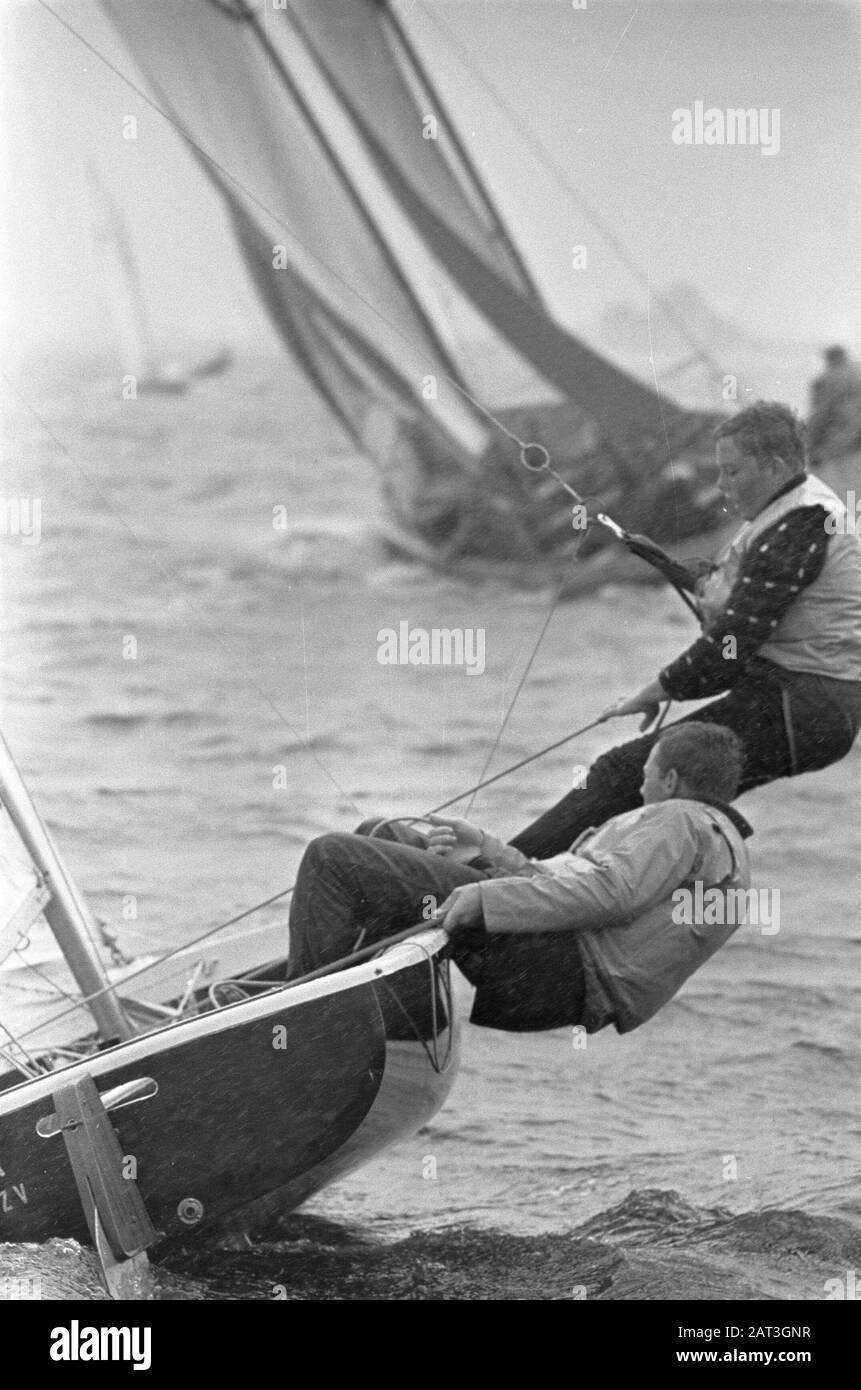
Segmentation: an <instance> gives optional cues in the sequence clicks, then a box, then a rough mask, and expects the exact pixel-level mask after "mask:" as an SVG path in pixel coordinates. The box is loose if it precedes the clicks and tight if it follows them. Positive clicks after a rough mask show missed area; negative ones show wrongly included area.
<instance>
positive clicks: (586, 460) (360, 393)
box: [101, 0, 724, 583]
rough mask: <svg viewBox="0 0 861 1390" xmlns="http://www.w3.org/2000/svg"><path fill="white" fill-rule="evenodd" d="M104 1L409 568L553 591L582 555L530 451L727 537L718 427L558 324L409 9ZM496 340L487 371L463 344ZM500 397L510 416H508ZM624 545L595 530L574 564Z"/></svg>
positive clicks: (656, 511) (671, 529)
mask: <svg viewBox="0 0 861 1390" xmlns="http://www.w3.org/2000/svg"><path fill="white" fill-rule="evenodd" d="M101 8H102V10H103V11H104V12H105V13H106V14H107V15H108V16H109V17H110V20H111V21H112V23H113V24H114V26H115V28H116V29H117V31H118V32H119V34H120V35H121V37H122V39H123V41H124V43H125V44H126V46H127V48H128V51H129V52H130V54H131V56H132V58H133V60H134V63H135V65H136V67H137V69H138V72H139V73H140V74H141V79H140V80H141V81H142V82H143V83H144V84H145V86H146V88H147V89H148V91H149V93H150V94H151V96H150V100H151V102H152V103H153V104H154V105H155V106H156V107H157V108H158V110H159V111H161V112H162V114H163V115H164V117H165V118H166V119H167V121H168V122H169V123H170V124H171V125H172V127H173V128H174V130H175V131H176V132H177V133H178V134H179V135H180V137H181V138H182V139H183V140H184V141H185V144H186V148H187V150H188V152H189V154H190V155H191V157H192V158H193V159H194V160H195V161H196V163H197V164H198V166H199V168H200V170H201V171H202V173H203V175H204V176H205V177H206V179H207V180H208V181H209V182H210V183H211V184H212V185H213V186H214V187H215V189H216V190H217V191H218V193H219V194H220V196H221V198H222V200H223V203H224V206H225V209H226V212H227V215H228V218H229V222H230V226H231V228H232V231H233V234H234V236H235V238H236V241H237V243H238V246H239V249H240V252H241V254H242V256H243V258H244V261H245V264H246V267H247V269H248V271H249V274H250V278H251V281H252V283H253V285H254V287H255V290H256V292H257V294H258V296H259V298H260V302H261V304H262V306H263V308H264V309H265V311H266V313H267V314H268V316H269V318H270V320H271V322H272V324H273V325H274V327H275V329H276V331H277V333H278V334H279V336H280V338H281V340H282V341H283V343H284V344H285V346H286V347H287V349H288V351H289V352H290V354H291V355H292V357H293V358H294V359H295V361H296V362H297V363H298V364H299V366H300V367H301V368H302V369H303V371H304V373H305V375H306V377H307V379H308V382H309V384H310V385H311V387H312V388H313V389H315V390H316V391H317V392H318V393H319V394H320V395H321V396H322V398H323V399H324V400H325V402H326V403H327V405H328V406H329V408H330V409H331V411H332V412H333V414H334V416H335V417H336V418H337V420H338V421H339V422H340V423H341V425H342V427H343V428H344V429H345V431H346V432H347V434H348V435H349V437H350V439H351V440H352V441H353V443H354V444H355V445H356V446H357V447H358V448H359V449H361V450H362V451H363V452H364V453H365V454H366V455H367V456H368V457H369V458H370V459H371V460H372V461H373V463H374V464H375V465H376V468H377V471H378V475H379V480H380V490H381V493H382V497H383V500H384V503H385V510H386V524H384V525H383V527H382V528H381V531H382V537H383V540H384V543H385V545H386V548H387V549H388V551H389V552H390V553H391V554H393V555H395V556H400V557H406V558H412V557H413V556H415V557H416V558H421V560H422V562H423V563H430V564H432V565H434V566H435V567H437V568H439V569H441V570H444V571H446V572H447V573H453V574H458V573H465V574H469V573H471V572H472V571H473V570H474V568H475V566H477V565H478V566H481V567H483V568H484V569H486V570H487V571H488V572H490V573H493V572H497V573H499V574H506V573H507V574H509V575H510V576H512V577H516V576H521V577H522V578H523V579H524V580H530V581H531V582H533V583H534V582H537V583H543V582H546V580H547V578H548V574H549V573H550V572H553V571H554V570H557V569H558V568H559V565H560V563H564V562H565V561H566V560H567V559H568V558H569V557H570V556H571V554H572V553H573V552H574V550H575V548H576V547H575V542H576V541H578V540H582V539H583V538H582V535H581V536H579V537H578V536H577V535H575V534H572V525H571V515H570V508H569V507H567V506H566V505H564V495H563V494H562V493H560V492H559V490H558V487H557V485H556V484H555V483H554V482H553V480H552V479H551V477H550V476H548V475H547V474H544V475H541V476H539V475H537V474H535V473H532V474H530V473H528V472H526V470H525V469H524V468H523V467H522V466H521V460H520V453H519V446H518V444H517V442H516V441H518V440H519V441H525V442H535V443H539V444H541V445H543V446H544V447H545V448H546V449H548V450H549V452H550V455H551V457H552V460H553V464H554V467H555V468H556V469H557V471H558V472H559V474H560V475H561V476H562V477H564V478H565V479H566V480H567V481H568V482H569V483H570V484H571V485H572V486H573V487H574V488H575V489H576V490H578V491H579V492H580V493H582V494H583V495H584V496H587V497H591V498H593V499H596V500H597V502H598V503H599V509H600V510H603V511H610V512H612V514H613V516H614V517H615V518H616V519H617V520H618V521H619V522H620V523H621V525H622V526H623V527H625V528H626V529H628V530H633V531H637V532H643V531H646V532H648V533H649V534H650V535H652V536H653V537H654V538H655V539H656V540H658V541H662V542H664V543H668V542H669V543H672V542H676V541H679V540H684V539H685V538H687V537H690V536H697V535H702V534H704V533H707V532H709V531H711V530H712V529H713V528H714V527H716V526H718V525H719V524H721V522H722V521H723V520H724V514H723V511H722V508H721V503H720V499H719V498H718V496H717V494H716V492H715V490H714V488H712V487H711V485H710V484H711V476H712V471H713V460H712V445H711V432H712V428H713V426H714V425H715V423H716V422H717V419H718V418H719V417H718V415H717V414H716V413H715V412H712V411H694V410H687V409H683V408H682V407H681V406H679V405H677V404H676V403H675V402H674V401H672V400H671V399H670V398H669V397H668V396H666V395H661V394H659V393H658V391H657V390H653V389H652V388H651V387H650V386H646V385H645V384H643V382H641V381H639V380H637V379H636V378H635V377H634V376H632V375H630V374H629V373H628V372H626V371H624V370H622V369H621V368H620V367H618V366H614V365H613V364H612V363H611V362H610V361H608V360H607V359H606V358H605V357H604V356H603V355H602V354H601V353H600V352H598V351H596V350H595V349H593V348H591V347H590V346H588V345H587V344H586V343H585V342H583V341H582V340H581V339H579V338H577V337H575V336H574V335H573V334H571V333H569V332H568V331H567V330H566V329H564V328H562V327H561V326H560V325H559V324H558V323H556V322H555V320H554V319H553V317H552V316H551V314H550V313H549V312H548V310H547V307H546V306H545V304H544V302H543V300H542V297H541V295H540V292H539V290H538V288H537V287H536V285H535V283H534V281H533V278H532V276H531V274H530V271H529V269H528V267H527V264H526V261H525V259H524V257H523V255H522V254H521V251H520V250H519V248H518V247H517V245H516V244H515V242H514V239H513V237H512V235H511V233H510V232H509V230H508V228H507V227H506V225H505V223H504V221H503V218H502V216H501V215H500V212H499V210H498V209H497V207H496V205H495V203H494V201H493V199H492V197H491V195H490V194H489V192H488V190H487V188H486V186H485V183H484V181H483V178H482V176H481V173H480V171H479V169H478V168H477V167H476V165H475V163H474V161H473V159H472V157H471V156H470V154H469V152H468V151H467V149H466V146H465V144H464V142H463V140H462V139H461V137H460V134H459V132H458V130H457V127H456V124H455V122H454V121H453V120H452V119H451V117H450V115H449V113H448V111H447V109H446V105H445V103H444V101H443V99H442V97H441V95H440V93H439V91H438V90H437V88H436V86H435V84H434V80H433V78H432V76H431V74H430V72H429V71H428V68H427V66H426V64H425V63H424V61H423V59H422V57H421V55H420V54H419V52H418V51H417V49H416V47H415V45H414V43H413V42H412V40H411V38H410V36H409V34H408V32H407V31H406V29H405V28H404V25H403V23H402V22H401V19H400V18H399V16H398V13H397V10H396V6H395V5H394V4H392V3H384V0H350V3H349V4H344V3H341V2H340V0H337V2H336V0H322V2H321V0H284V3H283V4H279V5H278V6H277V7H275V9H274V10H273V11H272V12H271V13H270V11H269V10H267V11H266V13H265V15H264V13H263V11H262V10H261V8H260V7H259V6H258V5H256V4H253V3H244V0H185V3H183V4H182V5H177V4H175V3H174V0H101ZM615 239H616V241H618V238H615ZM629 259H630V258H629ZM665 308H666V312H667V314H672V312H673V311H672V308H671V306H665ZM677 320H678V315H675V316H674V320H673V321H674V322H676V326H677V327H678V322H677ZM682 327H684V325H682ZM479 329H480V333H481V336H482V341H483V343H484V344H485V345H486V346H485V349H484V353H483V355H484V358H485V362H486V364H487V365H486V368H485V370H483V371H482V370H480V367H479V364H476V363H473V362H471V361H470V360H469V354H468V353H466V352H465V351H464V348H463V344H464V342H465V340H466V339H467V338H468V337H469V336H470V335H472V337H473V338H474V337H475V334H476V332H477V331H478V330H479ZM693 353H694V355H695V356H697V358H698V359H700V360H704V359H707V358H708V354H707V352H706V350H705V349H704V348H703V347H702V345H698V344H694V345H693ZM714 365H715V364H714V363H713V362H712V363H710V370H712V375H713V376H714ZM505 381H517V382H518V383H520V384H519V386H518V389H517V398H516V399H514V398H513V397H512V396H511V395H510V394H509V396H508V398H507V399H505V398H503V399H502V400H501V401H500V400H498V399H497V398H499V397H500V394H502V396H503V397H505V391H504V389H503V388H502V387H501V383H502V382H505ZM714 395H715V399H716V400H718V401H720V399H721V397H720V391H719V389H718V390H716V391H715V392H714ZM491 399H493V401H494V403H493V405H492V408H490V409H488V407H487V406H486V404H485V402H486V401H488V400H491ZM560 501H562V502H563V505H561V506H560ZM606 544H613V542H612V540H610V539H609V538H608V536H606V535H602V534H600V531H599V529H598V528H596V529H595V530H594V531H590V534H589V535H588V536H587V537H586V540H585V543H584V545H583V547H582V550H581V552H580V553H581V554H583V555H585V556H588V554H589V552H590V550H592V551H597V550H598V549H600V548H601V547H602V545H606ZM506 566H508V567H509V568H508V569H507V570H506V568H505V567H506ZM518 566H519V567H520V568H519V569H518ZM496 567H501V568H499V569H496Z"/></svg>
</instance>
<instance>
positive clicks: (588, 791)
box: [511, 660, 861, 859]
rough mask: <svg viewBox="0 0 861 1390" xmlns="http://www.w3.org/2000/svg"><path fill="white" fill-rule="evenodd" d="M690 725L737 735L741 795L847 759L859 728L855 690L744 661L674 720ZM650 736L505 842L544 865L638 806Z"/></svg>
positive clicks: (603, 761) (607, 756) (606, 758)
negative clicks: (715, 691) (729, 679)
mask: <svg viewBox="0 0 861 1390" xmlns="http://www.w3.org/2000/svg"><path fill="white" fill-rule="evenodd" d="M690 720H703V721H705V722H709V723H713V724H723V725H725V726H726V727H727V728H728V729H732V730H733V732H734V733H736V734H738V736H739V738H740V739H741V741H742V743H743V744H744V750H745V759H744V770H743V773H742V779H741V785H740V788H739V794H741V793H742V792H746V791H750V790H751V788H753V787H759V786H762V785H763V783H765V782H771V781H774V780H775V778H778V777H793V776H795V775H796V774H797V773H800V772H813V771H815V770H816V769H818V768H822V767H828V766H829V764H831V763H835V762H838V761H839V759H840V758H843V757H845V755H846V754H847V753H848V752H849V749H850V748H851V747H852V744H853V742H854V740H855V736H856V734H857V733H858V729H859V727H861V686H859V685H857V684H855V683H854V682H850V681H834V680H826V679H824V678H822V677H819V676H806V675H799V674H797V673H790V672H780V671H779V670H778V668H777V667H776V666H775V665H774V664H773V663H772V662H768V661H762V660H759V661H754V662H751V663H750V665H749V666H748V668H747V670H746V672H745V675H744V676H743V677H742V679H741V680H740V681H739V682H738V684H737V685H736V686H734V687H733V689H732V690H731V691H730V692H729V694H728V695H723V696H722V697H721V698H720V699H719V700H714V701H713V702H712V703H711V704H709V705H705V706H703V708H702V709H698V710H697V711H696V712H695V713H694V714H689V715H687V716H686V717H685V719H681V720H677V721H675V722H677V723H681V724H684V723H687V722H688V721H690ZM665 727H669V726H665ZM655 738H656V735H655V734H645V735H644V736H643V737H642V738H635V739H632V740H631V742H630V743H622V744H620V745H619V746H618V747H617V748H611V749H610V750H609V751H608V752H607V753H602V755H601V757H600V758H597V759H596V761H595V762H594V763H593V764H592V766H591V767H590V769H589V772H588V775H587V777H586V780H585V783H584V785H583V786H582V787H578V788H577V789H576V790H575V791H572V792H569V793H568V795H567V796H563V798H562V800H561V801H557V803H556V805H555V806H551V808H550V810H549V811H545V812H544V814H543V815H542V816H539V818H538V820H536V821H533V823H532V824H531V825H529V826H527V828H526V829H525V830H521V831H520V833H519V834H518V835H515V837H514V838H513V840H512V841H511V843H512V844H513V845H514V846H516V848H517V849H519V850H520V851H521V852H522V853H523V854H526V855H528V856H529V858H530V859H548V858H549V857H550V856H551V855H553V854H560V853H562V851H563V850H566V849H568V848H569V846H570V845H571V844H572V842H573V841H574V840H576V839H577V837H578V835H581V834H582V832H583V831H584V830H588V829H589V827H590V826H598V825H603V824H604V822H605V821H607V820H609V819H610V817H611V816H617V815H620V814H621V813H622V812H623V811H632V810H633V809H634V807H635V806H639V805H641V804H642V800H641V796H640V789H641V787H642V781H643V768H644V766H645V763H646V759H647V758H648V756H649V753H650V751H651V748H652V745H653V743H654V742H655Z"/></svg>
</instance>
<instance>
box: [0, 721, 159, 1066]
mask: <svg viewBox="0 0 861 1390" xmlns="http://www.w3.org/2000/svg"><path fill="white" fill-rule="evenodd" d="M0 798H2V801H3V804H4V806H5V807H6V810H7V811H8V813H9V818H10V820H11V821H12V824H13V825H14V826H15V829H16V830H17V832H18V834H19V835H20V837H21V839H22V841H23V843H24V845H25V847H26V849H27V852H28V854H29V855H30V858H31V859H32V861H33V864H34V867H35V868H36V869H37V870H38V872H39V873H40V874H41V875H42V877H43V878H44V880H45V883H46V886H47V888H48V890H49V891H50V894H51V900H50V902H49V903H47V904H46V905H45V907H44V909H43V911H44V915H45V918H46V919H47V922H48V925H49V927H50V928H51V931H52V932H53V934H54V937H55V939H56V941H57V944H58V946H59V947H60V950H61V951H62V952H63V955H64V956H65V958H66V962H67V964H68V966H69V969H70V970H71V972H72V974H73V975H74V977H75V980H76V982H77V985H78V988H79V989H80V990H81V993H82V994H83V995H84V996H85V997H86V996H87V995H91V994H98V998H96V999H93V1000H92V1001H91V1002H90V1003H89V1004H88V1005H87V1007H88V1008H89V1010H90V1013H91V1014H92V1015H93V1018H94V1019H95V1022H96V1026H97V1027H98V1030H99V1033H100V1035H101V1037H102V1041H103V1042H106V1043H107V1042H116V1041H117V1040H118V1039H124V1038H131V1037H134V1029H133V1028H132V1025H131V1023H130V1022H129V1020H128V1019H127V1018H126V1016H125V1014H124V1013H123V1011H122V1009H121V1008H120V1005H119V1002H118V1000H117V997H116V995H115V994H114V991H113V989H112V988H111V986H110V981H109V980H108V977H107V974H106V973H105V970H104V968H103V966H102V963H101V961H100V960H99V957H98V954H97V953H96V950H95V947H94V945H93V939H94V937H95V935H96V933H97V930H98V929H97V927H96V923H95V921H94V919H93V916H92V914H91V912H90V910H89V908H88V907H87V905H86V903H85V902H84V899H83V898H82V897H81V895H80V893H79V892H78V889H77V887H76V886H75V884H74V882H73V881H72V879H71V877H70V875H69V873H68V870H67V869H66V867H65V865H64V864H63V862H62V860H61V858H60V855H59V853H58V851H57V848H56V846H55V844H54V842H53V840H52V838H51V834H50V832H49V830H48V828H47V826H46V825H45V823H44V821H43V820H42V818H41V816H40V815H39V812H38V811H37V810H36V807H35V805H34V802H33V798H32V797H31V796H30V793H29V791H28V790H27V787H26V785H25V783H24V779H23V777H22V776H21V774H20V772H19V771H18V768H17V766H16V764H15V760H14V758H13V757H12V754H11V752H10V751H9V746H8V744H7V743H6V740H5V739H4V738H3V735H2V734H0Z"/></svg>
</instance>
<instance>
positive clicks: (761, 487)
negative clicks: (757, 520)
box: [715, 437, 789, 521]
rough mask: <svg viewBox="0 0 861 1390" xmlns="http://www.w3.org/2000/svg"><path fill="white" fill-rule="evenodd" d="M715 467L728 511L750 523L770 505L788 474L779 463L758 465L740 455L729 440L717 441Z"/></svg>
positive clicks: (771, 461)
mask: <svg viewBox="0 0 861 1390" xmlns="http://www.w3.org/2000/svg"><path fill="white" fill-rule="evenodd" d="M715 454H716V458H717V465H718V484H717V485H718V488H719V489H720V491H721V492H722V493H723V495H724V497H725V498H726V500H727V503H728V505H729V508H730V510H731V511H736V512H739V513H740V514H741V515H742V516H743V517H744V519H745V521H751V520H752V519H753V518H754V517H755V516H756V514H757V512H761V511H762V509H763V507H764V506H765V505H766V503H767V502H770V501H771V499H772V497H773V496H774V494H775V493H776V492H777V490H778V488H779V487H780V486H781V484H782V483H784V482H787V481H788V479H789V472H788V470H787V468H786V465H785V464H784V462H783V460H782V459H779V458H777V459H771V460H769V462H768V463H763V464H758V463H757V461H756V459H754V458H751V456H750V454H743V453H742V452H741V450H740V449H739V447H738V445H737V444H736V442H735V440H734V439H733V438H731V437H728V438H726V439H719V440H718V442H717V448H716V451H715Z"/></svg>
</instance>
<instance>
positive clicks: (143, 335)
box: [86, 155, 233, 396]
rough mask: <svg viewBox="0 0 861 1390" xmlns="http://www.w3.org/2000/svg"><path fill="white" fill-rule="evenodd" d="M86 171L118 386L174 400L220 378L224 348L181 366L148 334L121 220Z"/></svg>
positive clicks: (93, 170) (226, 360)
mask: <svg viewBox="0 0 861 1390" xmlns="http://www.w3.org/2000/svg"><path fill="white" fill-rule="evenodd" d="M86 166H87V171H88V178H89V183H90V188H91V193H92V206H93V208H94V209H95V223H94V230H93V237H94V240H95V242H96V244H97V245H98V246H99V247H100V250H101V253H102V281H103V283H104V285H105V287H106V292H107V296H108V301H109V306H110V313H111V317H112V319H113V322H114V327H115V332H116V338H117V344H118V348H119V354H120V355H119V360H120V362H121V363H122V365H123V369H124V370H123V384H124V386H126V385H127V384H131V383H133V385H134V393H135V395H136V396H139V395H143V396H165V395H167V396H178V395H182V394H183V393H184V392H185V391H187V390H188V388H189V386H191V385H193V383H194V382H195V381H200V380H203V379H204V378H205V377H210V376H220V375H221V374H222V373H223V372H225V371H227V370H228V369H229V368H230V366H232V363H233V353H232V352H230V350H229V349H227V348H222V349H220V350H219V351H218V352H214V353H212V354H210V355H209V356H207V357H204V358H201V359H200V360H199V361H193V362H191V363H186V364H184V365H182V366H180V365H178V364H176V363H172V362H168V361H167V360H166V359H165V356H164V353H163V352H162V351H161V350H160V348H159V346H158V343H157V338H156V334H155V331H154V329H153V325H152V320H151V317H150V313H149V306H148V303H147V295H146V290H145V285H144V280H143V277H142V275H141V272H140V266H139V264H138V258H137V255H136V254H135V249H134V245H133V242H132V237H131V234H130V232H129V229H128V226H127V224H126V220H125V218H124V217H123V215H122V214H121V212H120V210H119V207H118V206H117V203H116V200H115V199H114V198H113V196H112V195H111V193H110V191H109V189H108V185H107V181H106V180H105V178H104V177H103V175H102V173H101V171H100V169H99V167H98V165H97V163H96V161H95V159H94V158H93V156H92V155H88V156H87V160H86Z"/></svg>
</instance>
